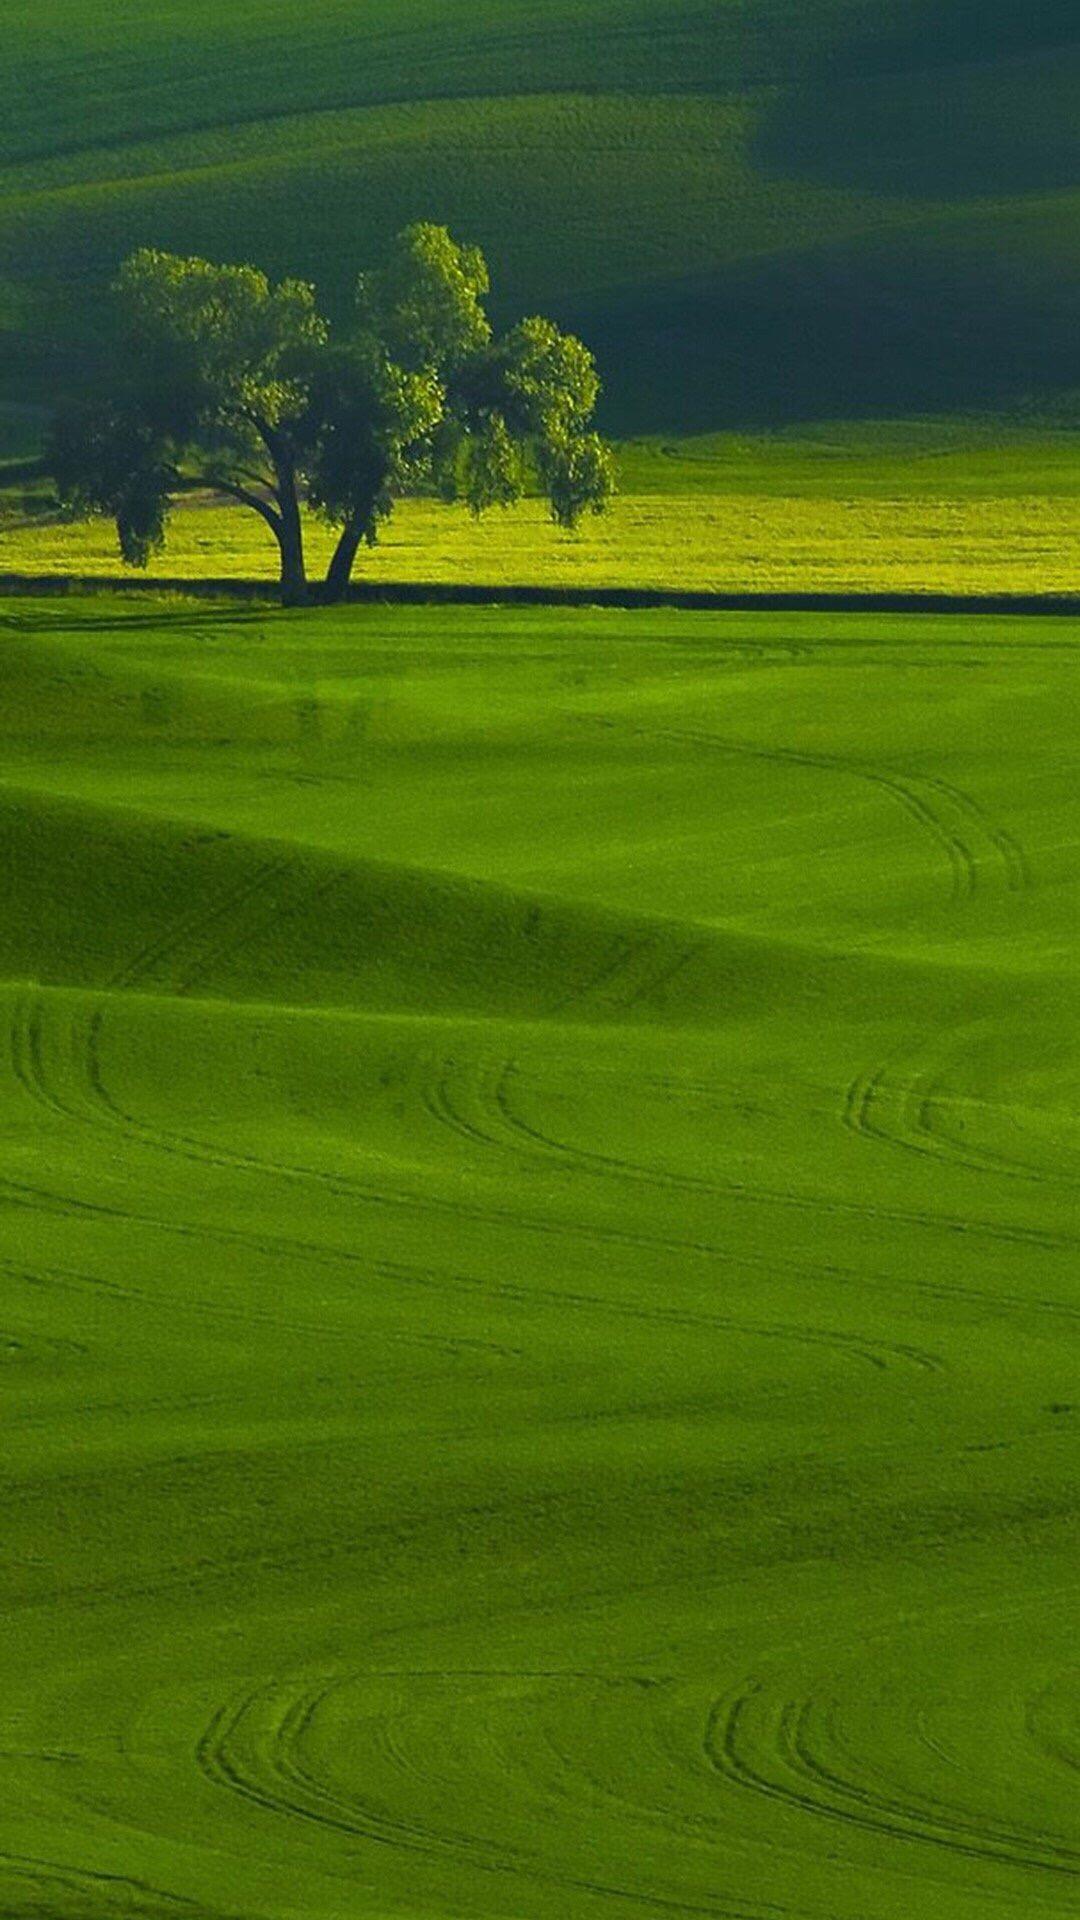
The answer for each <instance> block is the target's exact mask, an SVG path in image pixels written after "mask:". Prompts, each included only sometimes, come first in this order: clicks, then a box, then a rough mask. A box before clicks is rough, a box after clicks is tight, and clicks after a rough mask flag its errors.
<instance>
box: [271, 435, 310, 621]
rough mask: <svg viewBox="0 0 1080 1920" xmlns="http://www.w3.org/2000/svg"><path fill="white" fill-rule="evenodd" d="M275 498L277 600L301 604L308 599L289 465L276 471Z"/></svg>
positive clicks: (301, 536)
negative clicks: (277, 509) (278, 565)
mask: <svg viewBox="0 0 1080 1920" xmlns="http://www.w3.org/2000/svg"><path fill="white" fill-rule="evenodd" d="M278 499H279V501H280V507H281V532H280V534H279V535H278V546H279V547H280V549H281V604H282V606H283V607H302V606H304V605H306V603H307V600H308V582H307V568H306V566H305V564H304V527H303V522H302V520H301V518H300V501H299V499H298V497H297V492H296V475H295V473H294V472H293V470H292V468H291V467H290V468H287V469H285V470H283V471H281V472H279V474H278Z"/></svg>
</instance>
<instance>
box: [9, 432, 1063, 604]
mask: <svg viewBox="0 0 1080 1920" xmlns="http://www.w3.org/2000/svg"><path fill="white" fill-rule="evenodd" d="M671 464H672V465H674V466H675V468H676V471H677V472H678V473H680V474H681V473H682V472H684V471H685V470H686V467H687V464H688V463H687V462H685V461H684V460H683V459H682V458H680V459H679V460H677V461H675V462H673V463H671ZM710 464H711V463H710ZM646 465H647V466H648V468H649V469H650V472H655V473H656V474H657V475H658V476H659V477H660V478H661V479H663V478H665V477H667V476H666V475H665V471H664V470H665V467H666V466H667V465H668V463H667V462H665V461H664V460H663V459H662V458H657V459H655V460H652V459H650V460H649V461H648V462H647V463H646V462H645V461H644V460H643V461H642V469H644V468H645V466H646ZM712 472H713V474H715V473H716V468H715V466H713V467H712ZM754 477H755V476H754V475H753V474H751V475H749V476H748V478H749V479H750V480H751V483H752V482H753V479H754ZM1070 478H1071V476H1070ZM942 483H943V484H944V485H946V486H948V485H951V478H950V477H949V476H947V475H942V476H940V477H939V484H942ZM991 484H996V485H997V486H999V487H1000V485H1001V484H1002V483H1001V479H1000V476H999V477H998V478H997V480H996V483H995V482H993V481H992V482H991ZM1068 484H1069V481H1068V479H1067V478H1066V477H1065V476H1063V478H1062V489H1061V491H1060V492H1058V493H1054V492H1052V491H1047V490H1046V489H1047V487H1048V486H1051V485H1052V475H1051V477H1050V478H1048V477H1047V476H1046V475H1044V476H1042V481H1041V489H1040V491H1039V492H1035V493H1031V494H1017V495H1010V494H1002V493H1000V492H985V491H983V490H982V488H981V487H980V486H979V485H978V484H974V485H973V486H972V487H971V488H970V490H969V491H967V492H966V493H965V492H962V491H961V492H957V493H948V492H942V491H938V490H936V489H935V490H932V491H931V492H929V493H919V492H917V491H915V489H914V487H913V486H911V485H910V483H909V486H908V491H907V493H906V494H898V495H895V496H894V495H890V494H888V493H879V492H877V491H874V490H869V489H864V490H862V491H858V490H853V491H852V492H850V493H845V492H844V491H842V490H839V489H838V490H836V491H829V492H816V493H811V492H807V493H806V494H803V495H800V494H794V495H790V496H784V495H782V494H778V493H776V492H775V491H769V492H764V493H754V492H746V491H740V492H731V493H713V492H712V491H710V490H709V488H708V486H707V485H699V486H698V488H697V490H696V491H694V492H691V493H687V494H685V495H679V494H665V493H661V492H659V491H657V492H649V493H642V494H626V495H622V496H620V497H619V498H618V499H617V500H616V502H615V505H614V507H613V508H612V510H611V511H610V513H608V514H607V515H605V516H604V517H603V518H602V519H600V520H589V521H587V522H585V523H584V524H583V526H582V528H581V530H580V531H579V532H578V533H577V534H576V535H572V536H567V535H565V534H561V533H559V532H558V531H557V530H556V529H555V528H554V527H553V526H552V525H551V522H550V520H549V519H548V518H547V515H546V511H545V509H544V507H543V505H542V504H541V503H540V502H539V501H536V500H530V501H525V502H523V503H522V504H521V506H520V507H516V508H514V509H512V510H510V511H508V512H505V513H501V512H500V513H497V514H495V515H491V516H488V517H487V518H485V519H484V520H482V521H481V522H480V523H477V522H476V521H475V520H474V519H473V518H472V517H471V516H470V515H468V514H467V513H466V512H465V511H464V510H463V509H461V508H452V507H446V506H443V505H442V504H440V503H438V502H435V501H430V500H429V501H423V500H417V501H409V502H406V503H405V504H404V505H403V506H402V507H400V508H399V509H398V511H397V513H396V515H395V517H394V519H393V521H392V522H391V524H390V526H389V527H388V529H387V530H386V531H385V532H384V534H383V536H382V538H381V540H380V543H379V545H378V546H377V547H376V548H374V549H369V550H364V551H362V552H361V554H360V557H359V560H358V562H357V567H356V575H355V577H356V579H357V580H358V581H373V582H376V583H379V582H382V583H391V582H408V583H416V582H419V583H424V584H427V583H431V582H436V583H454V584H460V585H469V586H474V585H481V586H507V585H511V586H513V585H526V586H552V587H555V586H557V587H566V586H571V587H586V588H587V587H594V588H601V587H607V588H611V587H645V588H654V589H655V588H660V589H665V590H668V589H672V588H675V589H680V590H683V589H689V590H694V591H708V592H714V591H715V592H730V593H746V592H750V593H754V592H785V593H801V592H832V593H898V592H899V593H905V592H906V593H922V594H926V593H951V594H955V593H960V594H963V593H1012V594H1022V595H1042V594H1074V593H1076V592H1077V590H1078V588H1080V569H1078V565H1077V554H1078V552H1080V496H1078V495H1077V493H1076V492H1074V491H1071V490H1068V491H1067V490H1066V487H1067V486H1068ZM332 545H333V541H332V536H331V535H330V534H329V532H328V531H327V530H326V529H325V528H322V527H320V525H319V524H318V523H317V522H316V523H314V524H313V526H312V528H311V537H310V541H309V558H310V561H311V565H312V571H313V576H315V575H316V574H317V573H319V572H321V570H322V569H324V568H325V565H326V563H327V561H328V560H329V556H330V552H331V549H332ZM0 573H11V574H20V573H21V574H24V575H26V574H28V575H31V576H34V577H38V576H42V577H45V576H52V577H54V578H57V579H64V578H70V577H71V576H75V577H76V578H77V577H79V576H83V577H86V578H92V577H95V576H96V577H98V578H104V579H109V578H115V577H117V576H118V575H121V574H122V573H123V567H122V565H121V562H120V558H119V554H118V551H117V545H116V535H115V531H114V529H113V528H112V527H111V525H110V524H109V523H108V522H105V521H100V520H97V521H87V522H80V523H76V524H65V523H62V522H57V521H55V520H50V519H47V518H44V517H41V516H40V515H38V516H34V515H30V516H27V515H25V514H22V515H20V514H19V512H18V510H17V509H15V508H13V509H12V512H11V515H10V518H9V521H8V524H7V526H6V527H5V524H4V522H3V520H2V519H0ZM147 574H148V578H149V579H151V580H153V579H155V578H156V579H159V580H194V579H198V578H200V577H201V578H203V579H210V580H215V579H221V580H226V579H239V580H265V581H266V583H267V586H268V588H269V587H271V586H272V585H273V583H274V581H275V579H276V575H277V550H276V547H275V546H274V543H273V541H272V539H271V537H270V535H269V533H268V532H267V530H266V528H265V527H264V526H263V524H262V522H261V521H260V520H258V519H257V518H256V516H255V515H253V514H252V513H250V512H247V511H245V510H244V509H243V508H234V507H231V506H217V505H206V506H200V507H194V508H190V509H186V510H183V511H179V512H178V513H177V514H176V516H175V518H174V521H173V524H172V529H171V532H170V536H169V541H168V545H167V547H166V549H165V551H164V552H163V553H161V554H159V555H157V556H156V557H155V558H154V560H153V562H152V564H151V566H150V567H149V569H148V570H147ZM130 577H131V578H132V580H133V581H134V582H136V583H137V581H138V578H139V576H138V575H137V574H134V575H132V576H130Z"/></svg>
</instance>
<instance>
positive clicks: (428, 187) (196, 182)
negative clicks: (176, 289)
mask: <svg viewBox="0 0 1080 1920" xmlns="http://www.w3.org/2000/svg"><path fill="white" fill-rule="evenodd" d="M0 32H2V35H3V44H4V48H5V61H6V87H5V101H4V113H3V115H2V116H0V120H2V125H0V159H2V163H3V164H2V168H0V327H2V329H3V337H2V343H0V389H2V391H3V393H4V394H5V395H6V396H7V397H9V398H18V397H30V398H33V397H37V396H40V395H42V394H44V393H46V392H47V391H49V390H50V389H51V388H52V387H53V386H54V385H55V383H56V380H57V377H58V376H59V378H60V379H61V380H62V381H63V382H64V383H66V384H71V383H74V382H77V381H78V379H79V378H80V376H81V374H82V373H83V371H84V370H85V368H86V367H87V365H88V362H89V357H90V354H91V352H92V349H90V348H88V346H87V344H86V343H87V340H88V338H90V337H92V333H93V328H94V325H95V323H96V318H97V315H98V313H99V310H100V300H101V293H102V289H103V287H104V285H105V284H106V282H107V280H108V277H109V275H110V273H111V271H112V270H113V268H114V266H115V263H116V261H117V260H118V258H119V257H120V256H121V255H122V254H124V253H125V252H126V251H127V250H129V249H130V248H131V247H132V246H134V245H137V244H139V243H143V242H155V243H158V244H161V245H164V246H167V247H172V248H178V249H185V250H188V249H190V250H198V251H202V252H206V253H208V254H212V255H217V256H220V257H222V258H233V259H236V258H254V259H257V260H259V261H261V262H263V263H265V265H266V266H267V267H268V268H269V269H270V270H272V271H275V272H286V271H289V272H293V271H298V272H301V273H303V274H305V275H309V276H311V277H313V278H314V279H316V280H317V281H318V282H319V284H320V286H321V288H322V289H323V292H324V296H325V298H326V299H327V301H328V302H329V303H330V304H335V303H339V302H341V301H342V300H343V299H344V298H345V297H346V296H347V291H348V287H349V283H350V281H351V278H352V275H353V273H354V271H355V268H356V266H357V264H358V263H360V262H362V261H364V260H366V259H367V258H368V257H370V256H371V255H372V254H373V253H375V252H377V251H378V249H379V247H380V246H381V244H382V242H383V241H384V240H385V239H386V238H387V236H388V235H389V234H390V233H392V232H393V231H394V230H395V228H397V227H398V226H400V225H401V224H402V223H403V222H404V221H407V220H409V219H412V218H416V217H419V216H424V217H429V218H434V219H438V220H443V221H446V222H447V223H448V224H450V225H452V226H453V227H454V228H456V229H457V230H459V231H460V232H461V233H463V234H465V235H468V236H470V237H473V238H475V239H477V240H479V241H480V242H481V243H482V244H483V245H484V246H485V248H486V249H487V251H488V253H489V255H490V258H491V261H492V264H493V268H494V270H495V275H496V280H497V284H498V288H499V292H500V295H501V297H502V298H503V300H504V303H505V306H506V309H507V311H512V310H518V309H520V308H521V307H523V306H524V307H533V306H540V307H544V308H546V309H549V310H551V311H553V312H554V313H555V314H557V316H558V317H559V318H561V319H563V320H564V321H568V322H570V323H574V324H577V325H579V326H580V327H581V328H582V329H583V330H584V331H585V332H587V334H588V336H589V338H590V339H591V340H592V341H593V342H594V344H595V345H596V346H597V348H598V350H599V351H600V352H601V354H602V356H603V359H604V363H605V368H606V372H607V376H608V388H609V398H608V424H609V425H610V426H611V427H613V428H615V429H617V430H622V431H671V432H682V431H706V430H709V429H712V428H717V427H722V426H726V425H743V424H751V423H753V422H755V421H761V422H770V421H776V420H792V421H798V420H801V419H813V418H821V417H827V416H843V415H851V416H854V415H859V414H862V415H870V416H873V415H885V414H891V415H897V414H902V413H905V412H914V411H926V410H942V411H949V410H953V409H966V408H972V407H977V408H984V409H985V408H990V409H1003V410H1004V409H1008V410H1013V409H1015V408H1016V407H1017V406H1018V405H1019V406H1023V407H1027V408H1031V407H1034V408H1035V409H1036V410H1042V411H1055V410H1060V409H1061V408H1062V406H1063V404H1064V401H1063V395H1064V394H1065V393H1066V392H1067V390H1068V389H1070V388H1071V387H1072V386H1073V385H1074V384H1077V381H1076V373H1075V361H1076V357H1077V348H1076V342H1077V338H1078V321H1080V116H1078V115H1077V114H1076V111H1075V102H1076V99H1077V93H1078V85H1080V25H1078V23H1077V15H1076V7H1075V4H1073V3H1070V4H1064V0H1042V4H1031V0H1028V3H1027V4H1021V3H1020V0H981V3H980V4H976V0H708V3H707V4H706V3H705V0H548V4H546V5H544V6H543V7H542V8H541V7H537V6H536V5H535V3H534V0H454V3H453V4H449V5H448V4H446V3H445V0H307V4H306V5H305V6H303V7H302V8H301V7H297V6H296V5H295V4H294V0H233V4H232V5H229V6H225V5H222V4H220V0H213V4H211V3H210V0H156V4H153V5H146V6H144V7H141V8H140V9H139V10H138V14H137V16H136V15H135V13H134V12H133V9H132V7H131V6H130V4H129V0H96V3H95V4H94V5H93V6H88V5H87V4H86V0H50V5H49V6H48V8H47V9H38V10H37V11H36V13H34V14H31V12H30V11H29V10H28V9H27V8H26V6H25V5H24V4H23V0H0Z"/></svg>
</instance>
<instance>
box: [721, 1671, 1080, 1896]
mask: <svg viewBox="0 0 1080 1920" xmlns="http://www.w3.org/2000/svg"><path fill="white" fill-rule="evenodd" d="M834 1714H835V1703H834V1702H832V1701H831V1700H826V1701H819V1700H817V1699H816V1698H815V1697H814V1696H810V1697H809V1698H804V1699H801V1700H788V1699H783V1698H780V1697H770V1696H769V1695H768V1694H767V1692H766V1690H765V1688H764V1686H763V1685H762V1683H761V1682H760V1681H757V1680H753V1679H751V1680H748V1681H746V1682H744V1683H743V1684H742V1685H741V1686H740V1687H738V1688H736V1689H733V1691H732V1692H731V1693H730V1694H728V1695H726V1696H723V1697H722V1698H721V1699H719V1700H717V1701H715V1702H714V1703H713V1705H712V1706H711V1707H710V1708H709V1710H708V1714H707V1716H706V1724H705V1731H704V1738H703V1744H704V1751H705V1755H706V1758H707V1760H708V1763H709V1764H710V1766H712V1767H713V1768H715V1770H716V1772H717V1773H718V1774H720V1775H721V1777H722V1778H723V1779H725V1780H726V1781H728V1782H729V1783H730V1784H731V1785H732V1786H735V1787H738V1788H740V1789H742V1790H744V1791H747V1792H750V1793H752V1794H755V1795H759V1796H762V1797H764V1798H766V1799H769V1800H773V1801H776V1802H778V1803H780V1804H781V1805H784V1806H787V1807H789V1808H790V1809H791V1810H792V1811H793V1812H796V1813H799V1814H803V1815H806V1816H808V1817H809V1818H810V1819H812V1820H825V1821H835V1822H837V1823H839V1824H841V1825H843V1826H848V1827H852V1828H855V1829H858V1830H861V1831H863V1832H866V1833H871V1834H874V1835H885V1836H887V1837H888V1838H891V1839H896V1840H899V1841H902V1842H904V1843H906V1844H917V1845H925V1846H931V1847H935V1848H942V1849H944V1850H945V1851H947V1852H949V1853H952V1854H960V1855H962V1856H965V1857H967V1858H969V1859H977V1860H983V1861H989V1862H996V1863H1000V1864H1003V1865H1006V1866H1010V1867H1018V1868H1023V1869H1028V1870H1030V1869H1037V1870H1039V1871H1042V1872H1046V1873H1053V1874H1055V1875H1062V1876H1066V1877H1068V1878H1070V1879H1073V1878H1076V1877H1078V1876H1080V1847H1077V1846H1075V1845H1073V1844H1071V1843H1069V1842H1067V1841H1064V1840H1058V1839H1055V1838H1053V1837H1051V1836H1049V1835H1042V1834H1038V1833H1031V1832H1025V1831H1024V1830H1023V1829H1021V1828H1019V1827H1013V1826H1010V1825H1007V1824H1006V1823H1004V1822H1000V1821H997V1820H995V1819H993V1818H991V1817H989V1816H987V1817H975V1816H973V1815H971V1814H969V1813H966V1812H965V1811H963V1810H962V1809H959V1808H954V1807H951V1806H950V1805H948V1804H947V1803H945V1802H936V1801H931V1800H924V1801H921V1802H920V1801H917V1800H912V1799H909V1798H907V1797H906V1796H903V1795H900V1794H898V1793H889V1792H885V1791H883V1790H880V1789H877V1788H875V1787H873V1786H871V1785H869V1784H866V1783H864V1782H860V1781H859V1780H858V1779H857V1778H849V1777H848V1776H847V1774H845V1773H842V1772H840V1771H839V1770H838V1768H837V1766H836V1765H835V1764H834V1763H832V1762H830V1761H827V1760H826V1759H825V1758H824V1756H823V1754H822V1752H821V1751H820V1748H821V1746H822V1745H823V1744H824V1742H823V1732H826V1733H827V1729H828V1725H829V1720H830V1718H831V1716H833V1715H834Z"/></svg>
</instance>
